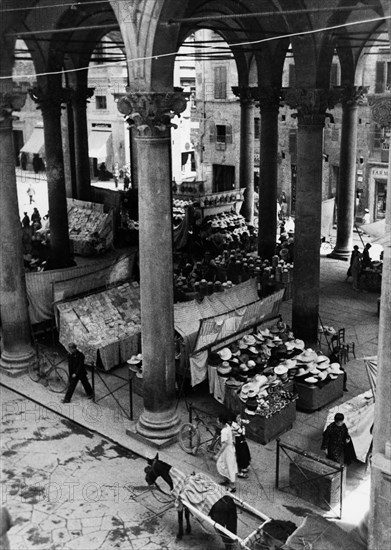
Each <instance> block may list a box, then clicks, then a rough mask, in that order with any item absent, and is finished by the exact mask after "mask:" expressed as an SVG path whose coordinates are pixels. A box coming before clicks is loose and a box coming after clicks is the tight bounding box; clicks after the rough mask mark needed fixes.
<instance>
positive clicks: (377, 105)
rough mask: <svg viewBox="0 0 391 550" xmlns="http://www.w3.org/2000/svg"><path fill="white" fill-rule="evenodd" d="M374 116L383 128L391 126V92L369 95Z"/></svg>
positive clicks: (369, 102)
mask: <svg viewBox="0 0 391 550" xmlns="http://www.w3.org/2000/svg"><path fill="white" fill-rule="evenodd" d="M368 104H369V106H370V108H371V113H372V118H373V120H374V121H375V122H376V124H378V125H379V126H381V127H382V128H386V127H388V128H390V127H391V94H390V93H386V94H371V95H368Z"/></svg>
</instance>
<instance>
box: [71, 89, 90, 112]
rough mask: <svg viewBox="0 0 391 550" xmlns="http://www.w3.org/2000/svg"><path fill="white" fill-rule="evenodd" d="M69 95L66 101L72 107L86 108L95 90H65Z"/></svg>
mask: <svg viewBox="0 0 391 550" xmlns="http://www.w3.org/2000/svg"><path fill="white" fill-rule="evenodd" d="M65 89H66V90H67V93H68V94H69V96H68V100H69V102H70V103H71V104H72V105H75V106H77V107H83V108H86V107H87V103H89V101H88V100H89V99H90V98H91V97H92V96H93V95H94V91H95V88H87V87H83V88H79V87H78V88H65Z"/></svg>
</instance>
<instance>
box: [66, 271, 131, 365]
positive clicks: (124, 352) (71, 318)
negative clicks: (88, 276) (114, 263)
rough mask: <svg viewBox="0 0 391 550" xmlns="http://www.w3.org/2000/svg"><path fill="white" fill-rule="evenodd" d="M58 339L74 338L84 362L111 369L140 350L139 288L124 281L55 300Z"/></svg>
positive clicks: (67, 339)
mask: <svg viewBox="0 0 391 550" xmlns="http://www.w3.org/2000/svg"><path fill="white" fill-rule="evenodd" d="M56 308H57V312H58V315H57V319H58V329H59V340H60V342H61V343H62V344H63V346H64V347H65V348H67V347H68V344H69V343H70V342H75V343H76V344H77V346H78V348H79V349H80V350H81V351H82V352H83V353H84V355H85V357H86V363H87V364H91V365H97V366H100V365H101V366H102V367H103V368H104V370H110V369H112V368H114V367H115V366H117V365H119V364H121V363H123V362H124V361H126V360H127V359H129V358H130V357H131V356H132V355H134V354H135V353H138V352H139V350H140V341H141V314H140V289H139V285H138V283H136V282H133V283H123V284H120V285H118V286H114V287H112V288H109V289H107V290H104V291H102V292H95V293H93V294H87V295H84V296H80V297H78V298H76V299H73V300H69V301H64V302H59V303H57V304H56Z"/></svg>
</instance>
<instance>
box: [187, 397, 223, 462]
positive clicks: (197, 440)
mask: <svg viewBox="0 0 391 550" xmlns="http://www.w3.org/2000/svg"><path fill="white" fill-rule="evenodd" d="M197 411H199V409H196V408H195V407H192V406H191V405H189V417H190V419H192V413H193V412H194V417H195V418H194V422H186V423H185V424H182V426H181V428H180V430H179V435H178V437H179V440H178V441H179V445H180V447H181V448H182V449H183V450H184V451H185V452H186V453H188V454H192V455H197V454H198V453H199V452H200V451H202V452H207V453H209V454H213V455H214V454H216V453H217V452H218V451H219V449H220V447H221V439H220V433H221V429H220V428H219V427H218V426H216V425H213V426H212V427H211V426H210V425H209V424H208V423H207V422H206V421H205V420H204V419H203V418H202V417H201V416H200V415H199V414H198V412H197ZM200 426H202V427H203V428H204V429H205V430H206V431H207V432H208V434H209V435H210V436H211V437H209V438H208V439H201V430H200Z"/></svg>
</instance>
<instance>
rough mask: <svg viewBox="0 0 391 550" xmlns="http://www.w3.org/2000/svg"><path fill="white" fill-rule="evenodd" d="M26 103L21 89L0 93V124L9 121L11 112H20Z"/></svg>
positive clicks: (11, 117)
mask: <svg viewBox="0 0 391 550" xmlns="http://www.w3.org/2000/svg"><path fill="white" fill-rule="evenodd" d="M25 101H26V94H25V93H24V92H23V91H22V89H21V88H20V89H18V88H15V89H13V90H12V89H11V90H9V91H7V92H0V122H3V121H5V120H7V119H8V120H9V121H11V120H12V119H13V118H15V117H13V116H12V112H13V111H20V109H21V108H22V107H23V105H24V103H25Z"/></svg>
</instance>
